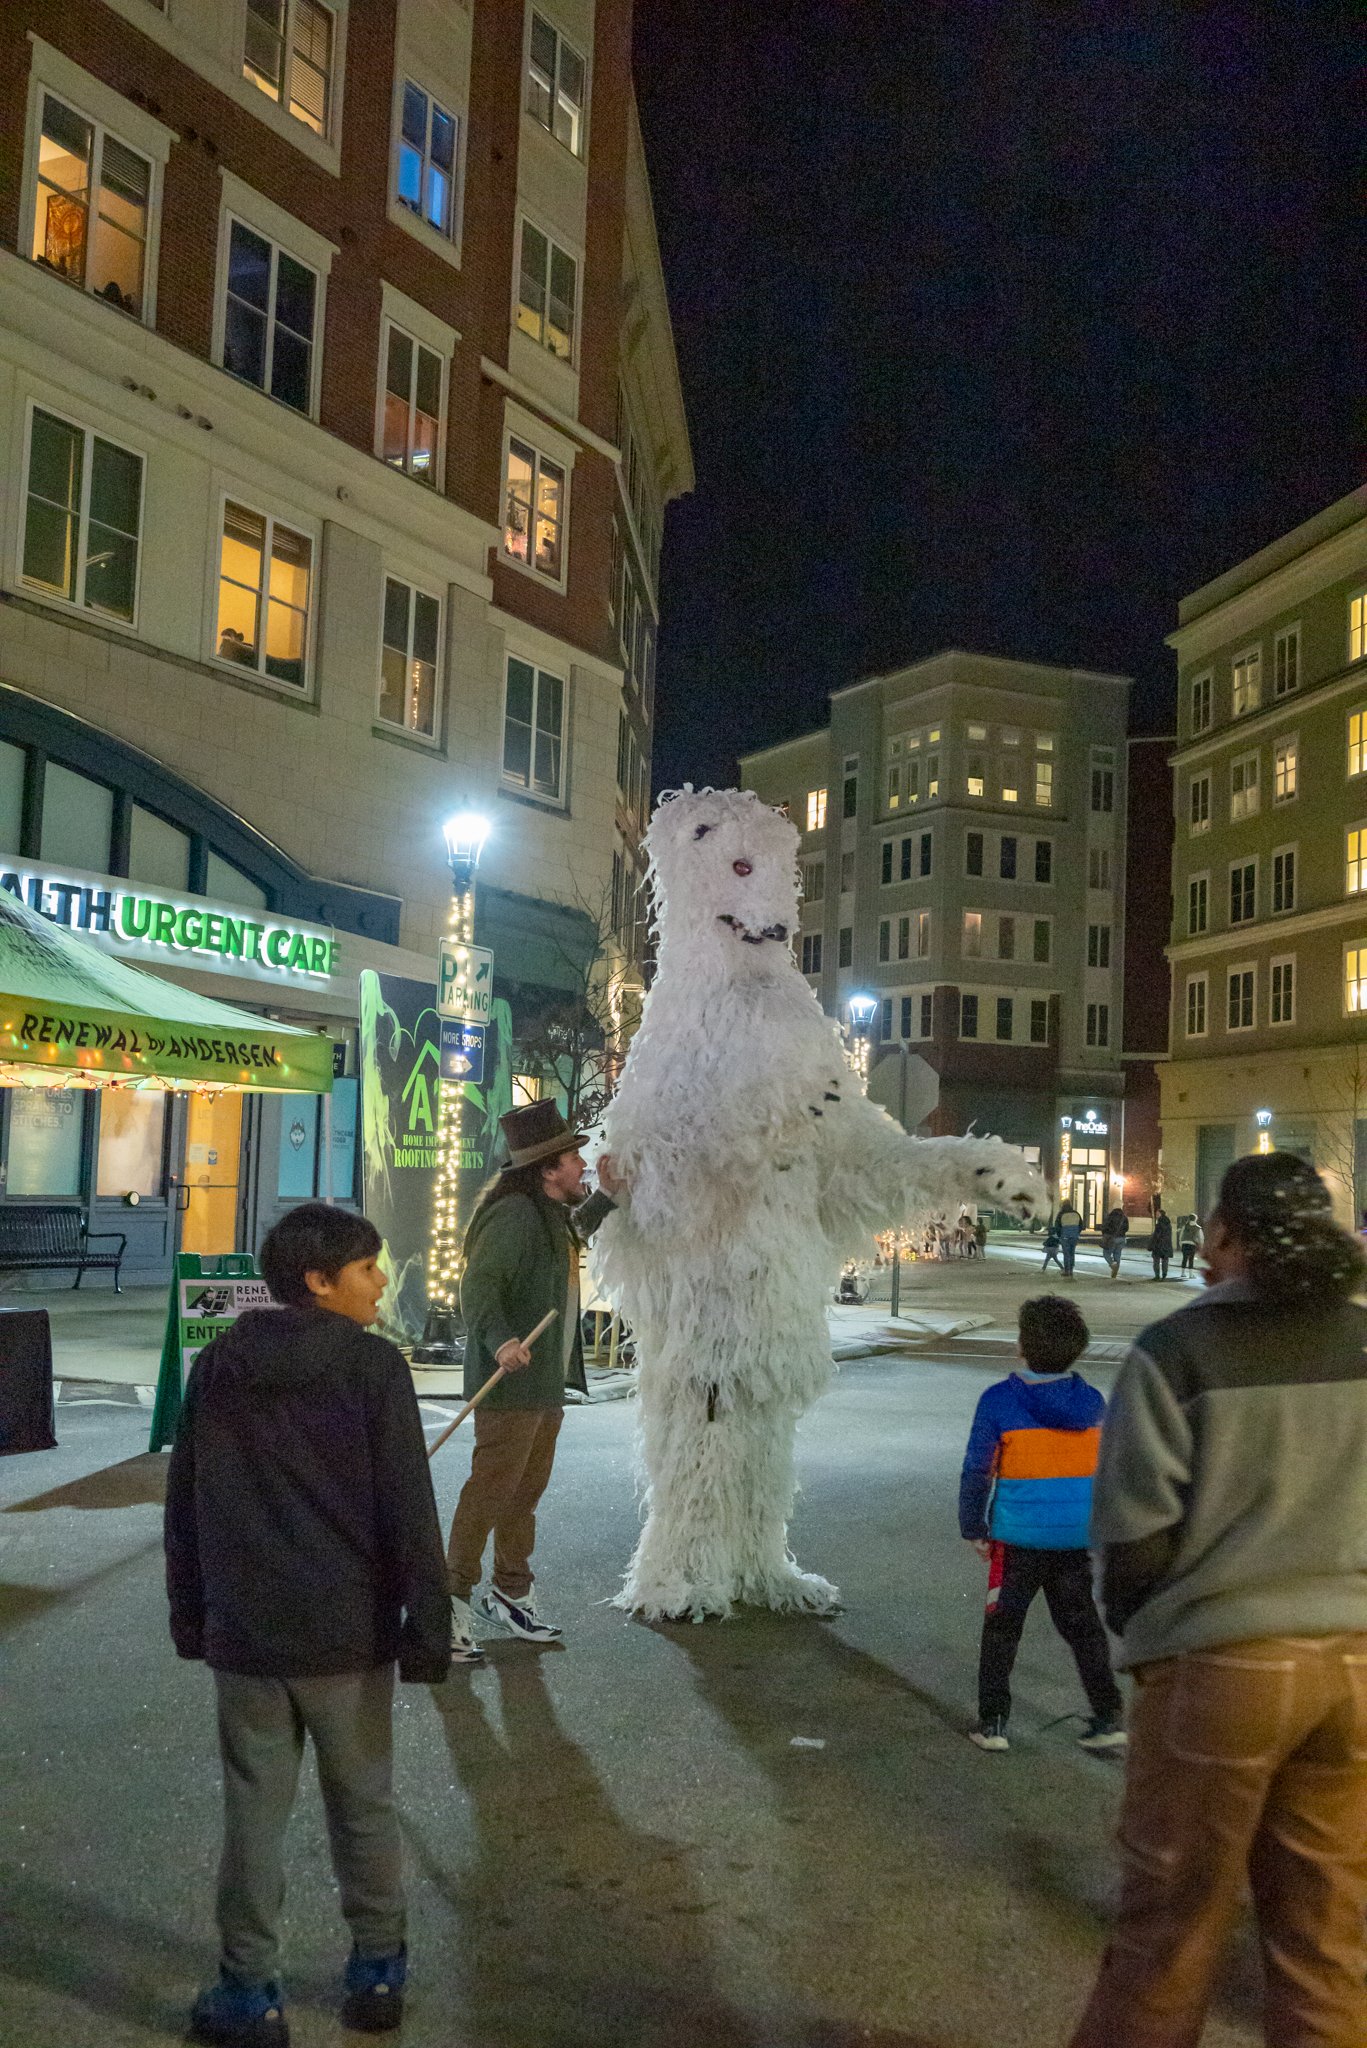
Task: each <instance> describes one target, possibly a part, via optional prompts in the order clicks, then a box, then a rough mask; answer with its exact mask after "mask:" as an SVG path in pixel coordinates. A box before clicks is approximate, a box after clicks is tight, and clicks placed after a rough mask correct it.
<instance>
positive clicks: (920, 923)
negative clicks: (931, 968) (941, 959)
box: [916, 910, 930, 960]
mask: <svg viewBox="0 0 1367 2048" xmlns="http://www.w3.org/2000/svg"><path fill="white" fill-rule="evenodd" d="M916 958H917V959H918V960H929V958H930V912H929V911H928V910H918V911H917V912H916Z"/></svg>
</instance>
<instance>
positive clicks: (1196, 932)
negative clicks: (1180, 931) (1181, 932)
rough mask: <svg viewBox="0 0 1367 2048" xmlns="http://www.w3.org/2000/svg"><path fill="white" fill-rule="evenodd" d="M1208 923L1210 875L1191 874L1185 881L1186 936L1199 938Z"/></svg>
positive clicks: (1207, 926)
mask: <svg viewBox="0 0 1367 2048" xmlns="http://www.w3.org/2000/svg"><path fill="white" fill-rule="evenodd" d="M1209 925H1210V877H1209V875H1193V876H1192V878H1191V880H1190V881H1189V882H1188V883H1187V937H1188V938H1189V939H1195V938H1199V937H1200V935H1201V933H1202V932H1204V931H1206V930H1208V928H1209Z"/></svg>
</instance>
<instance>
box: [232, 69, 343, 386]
mask: <svg viewBox="0 0 1367 2048" xmlns="http://www.w3.org/2000/svg"><path fill="white" fill-rule="evenodd" d="M268 104H269V103H268ZM222 179H223V199H222V204H221V206H220V207H219V214H218V268H217V273H216V279H215V285H214V327H213V338H212V341H211V344H210V354H211V357H212V359H213V361H214V363H215V364H216V365H217V367H218V368H219V369H220V370H223V373H224V375H225V376H232V378H233V384H234V385H235V386H236V387H237V388H238V389H239V390H242V391H254V392H255V393H256V395H257V397H258V398H260V399H261V400H262V402H263V404H266V405H270V406H272V407H275V408H278V409H279V411H281V412H287V413H289V414H291V415H292V417H293V418H295V419H310V420H316V419H317V417H318V404H319V397H320V393H321V391H322V384H323V336H324V334H325V333H326V331H327V288H328V277H329V274H330V272H331V269H332V259H333V257H334V256H335V255H336V254H337V250H336V246H335V244H333V243H332V242H329V241H328V240H326V238H325V237H324V236H322V235H320V234H317V233H315V231H314V230H313V229H312V228H310V227H306V226H305V225H304V223H303V222H302V221H299V220H296V219H295V218H294V215H293V214H290V213H286V212H285V210H284V208H283V207H280V206H277V205H276V204H275V202H274V200H271V199H267V198H266V197H265V196H264V195H263V194H262V193H260V192H257V191H255V190H254V189H253V187H252V186H250V185H246V184H244V183H243V181H242V180H241V178H238V177H235V176H233V175H232V173H231V172H228V171H224V172H223V173H222ZM235 220H236V221H240V222H241V224H242V226H243V227H244V228H250V230H251V232H252V233H253V234H254V235H260V236H261V238H262V240H263V241H267V242H269V243H270V244H271V248H272V252H273V253H272V259H271V275H272V278H274V276H275V272H276V268H277V258H278V255H279V252H280V250H282V249H283V250H284V252H285V254H286V255H287V256H292V257H293V258H294V260H295V262H296V263H301V264H303V266H304V268H305V269H306V270H311V271H312V272H313V273H314V276H315V277H316V278H317V280H318V289H317V291H316V292H315V294H314V301H313V340H312V343H311V345H310V354H309V404H308V410H307V412H298V411H296V409H295V408H294V407H293V406H292V405H286V404H285V402H284V400H283V399H279V398H272V396H271V393H270V389H269V385H270V367H269V365H270V358H269V355H268V356H267V373H266V383H265V384H264V385H260V384H251V383H249V382H248V381H247V379H246V378H245V377H238V376H235V375H233V373H232V372H231V371H230V370H226V369H224V364H223V349H224V338H225V334H226V330H227V321H228V248H229V244H230V241H231V238H232V224H233V222H234V221H235ZM267 317H268V319H269V320H270V321H271V323H272V326H273V325H274V320H275V312H274V307H273V306H272V309H271V311H270V313H269V314H268V316H267Z"/></svg>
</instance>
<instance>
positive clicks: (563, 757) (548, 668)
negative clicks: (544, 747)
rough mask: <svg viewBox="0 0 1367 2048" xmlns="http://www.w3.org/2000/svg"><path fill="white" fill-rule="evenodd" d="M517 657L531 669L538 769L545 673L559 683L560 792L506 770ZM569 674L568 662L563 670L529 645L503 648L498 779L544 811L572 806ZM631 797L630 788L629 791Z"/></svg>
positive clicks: (504, 788) (533, 755)
mask: <svg viewBox="0 0 1367 2048" xmlns="http://www.w3.org/2000/svg"><path fill="white" fill-rule="evenodd" d="M514 661H520V662H522V663H523V664H524V665H525V666H526V667H527V668H529V669H530V670H531V671H532V675H533V677H534V681H533V684H532V752H531V761H530V767H531V770H532V772H533V773H535V770H536V705H537V699H538V697H539V696H540V694H541V678H542V676H550V677H552V678H553V679H554V680H555V681H556V682H558V683H559V685H560V692H561V695H560V703H561V706H562V710H563V717H562V721H561V726H560V789H559V792H558V794H557V795H555V796H548V795H547V794H546V792H545V790H543V789H534V788H532V787H531V786H530V784H528V783H522V782H516V781H514V780H513V779H512V777H511V776H508V775H506V774H505V772H504V767H503V755H504V749H505V747H506V744H507V732H508V669H509V665H510V664H511V663H512V662H514ZM570 724H571V706H570V676H569V669H568V664H567V665H566V672H565V673H564V674H562V673H561V672H560V670H559V669H558V668H556V667H555V666H554V664H553V663H551V662H547V661H543V660H542V659H541V657H540V656H539V655H537V654H535V653H533V652H532V651H531V650H530V648H528V647H526V646H523V645H518V646H514V645H513V644H512V643H511V642H510V643H509V644H508V645H507V646H506V647H505V648H504V650H503V690H502V694H501V698H500V704H499V719H498V782H499V788H500V790H501V791H502V793H503V794H504V795H505V796H512V797H517V798H520V799H521V801H522V802H523V803H530V804H536V805H537V806H538V807H539V808H540V809H541V810H543V811H566V810H568V809H569V800H570V797H569V792H570ZM627 797H628V801H630V797H631V792H630V791H628V792H627Z"/></svg>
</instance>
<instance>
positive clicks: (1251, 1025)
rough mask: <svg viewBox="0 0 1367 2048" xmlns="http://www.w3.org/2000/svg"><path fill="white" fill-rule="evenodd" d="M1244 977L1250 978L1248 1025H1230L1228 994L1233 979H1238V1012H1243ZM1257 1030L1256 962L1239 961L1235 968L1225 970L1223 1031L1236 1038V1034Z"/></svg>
mask: <svg viewBox="0 0 1367 2048" xmlns="http://www.w3.org/2000/svg"><path fill="white" fill-rule="evenodd" d="M1245 975H1248V976H1250V977H1251V981H1250V991H1251V993H1250V1001H1249V1011H1248V1015H1249V1021H1248V1023H1247V1024H1244V1023H1242V1022H1240V1023H1238V1024H1231V1023H1230V1021H1229V1010H1230V1003H1229V994H1230V990H1231V988H1232V987H1233V985H1234V981H1235V978H1236V977H1237V978H1238V979H1239V981H1240V984H1241V987H1240V995H1239V1008H1240V1011H1241V1012H1242V1010H1243V992H1242V981H1243V977H1244V976H1245ZM1257 1028H1258V965H1257V962H1256V961H1255V960H1241V961H1240V962H1239V964H1238V965H1237V966H1236V967H1230V968H1227V969H1226V970H1225V1030H1226V1031H1227V1032H1228V1033H1229V1035H1230V1036H1231V1037H1234V1036H1236V1035H1238V1034H1240V1033H1242V1032H1245V1031H1256V1030H1257Z"/></svg>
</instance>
